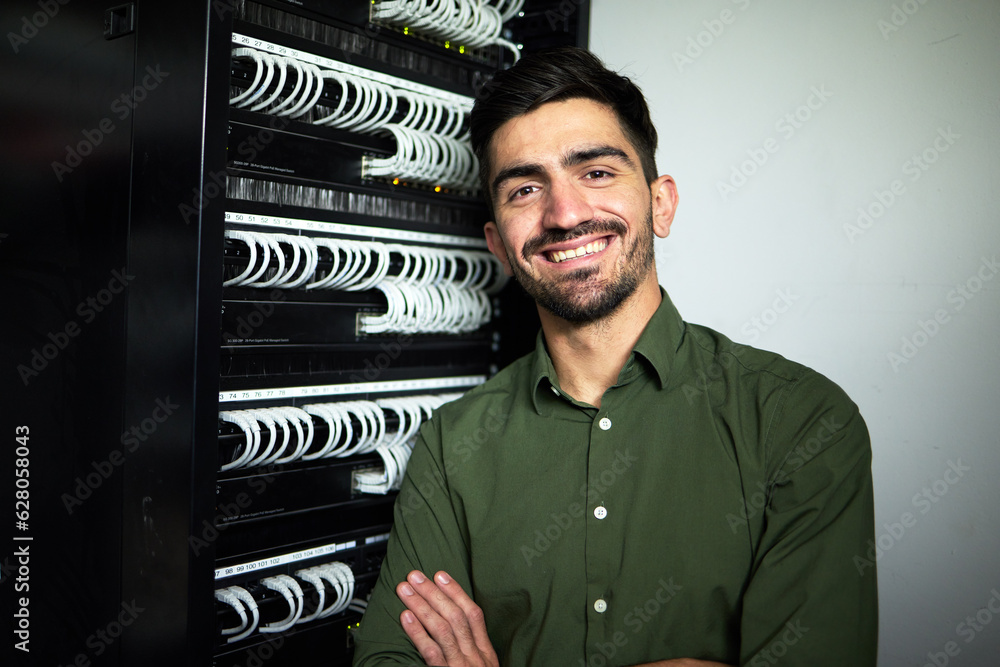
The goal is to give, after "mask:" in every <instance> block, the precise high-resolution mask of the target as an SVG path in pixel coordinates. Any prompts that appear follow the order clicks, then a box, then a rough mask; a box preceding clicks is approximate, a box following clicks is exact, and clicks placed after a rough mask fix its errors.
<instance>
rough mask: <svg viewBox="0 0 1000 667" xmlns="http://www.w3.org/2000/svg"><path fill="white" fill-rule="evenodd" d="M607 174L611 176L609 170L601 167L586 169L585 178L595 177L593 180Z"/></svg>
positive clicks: (604, 176) (605, 176)
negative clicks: (591, 169)
mask: <svg viewBox="0 0 1000 667" xmlns="http://www.w3.org/2000/svg"><path fill="white" fill-rule="evenodd" d="M609 176H611V172H609V171H604V170H603V169H594V170H593V171H588V172H587V178H590V179H595V180H596V179H601V178H607V177H609Z"/></svg>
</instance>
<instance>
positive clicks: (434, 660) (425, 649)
mask: <svg viewBox="0 0 1000 667" xmlns="http://www.w3.org/2000/svg"><path fill="white" fill-rule="evenodd" d="M399 622H400V624H402V626H403V632H405V633H406V636H407V637H409V638H410V641H411V642H413V645H414V646H415V647H416V648H417V651H419V652H420V657H421V658H423V659H424V662H426V663H427V664H428V665H445V664H447V663H446V661H445V658H444V653H443V652H442V651H441V647H440V646H438V643H437V642H436V641H434V640H433V639H432V638H431V636H430V635H428V634H427V631H426V630H425V629H424V626H422V625H421V624H420V621H419V620H417V617H416V616H415V615H414V613H413V612H412V611H410V610H409V609H407V610H406V611H404V612H403V613H402V614H400V615H399Z"/></svg>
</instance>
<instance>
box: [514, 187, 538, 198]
mask: <svg viewBox="0 0 1000 667" xmlns="http://www.w3.org/2000/svg"><path fill="white" fill-rule="evenodd" d="M534 191H535V186H533V185H526V186H524V187H523V188H518V189H517V190H514V192H513V194H511V199H517V198H518V197H527V196H528V195H530V194H531V193H532V192H534Z"/></svg>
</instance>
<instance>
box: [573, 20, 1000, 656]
mask: <svg viewBox="0 0 1000 667" xmlns="http://www.w3.org/2000/svg"><path fill="white" fill-rule="evenodd" d="M723 12H728V13H726V14H724V13H723ZM591 46H592V48H593V50H594V51H595V52H596V53H597V54H598V55H600V56H601V57H602V58H604V59H605V60H606V62H608V64H609V65H610V66H612V67H614V68H616V69H621V70H622V71H623V72H624V73H626V74H628V75H630V76H632V77H633V78H635V79H636V80H637V82H638V83H639V84H640V86H641V87H642V88H643V90H644V91H645V92H646V94H647V97H648V98H649V100H650V104H651V107H652V109H653V116H654V121H655V122H656V125H657V128H658V129H659V132H660V148H659V152H658V155H657V158H658V166H659V169H660V172H661V173H669V174H672V175H673V176H674V177H675V179H676V180H677V183H678V188H679V192H680V195H681V198H680V201H681V203H680V208H679V210H678V213H677V217H676V219H675V222H674V227H673V231H672V233H671V235H670V237H669V238H668V239H666V240H664V241H658V245H657V253H658V257H657V265H658V269H659V273H660V282H661V284H663V285H664V286H665V287H666V288H667V290H668V291H669V292H670V295H671V297H672V298H673V300H674V302H675V303H676V305H677V307H678V309H679V310H680V312H681V314H682V316H684V318H685V319H687V320H689V321H693V322H699V323H702V324H706V325H708V326H711V327H714V328H716V329H719V330H720V331H722V332H724V333H726V334H727V335H729V336H730V337H731V338H733V339H735V340H737V341H741V342H745V343H749V344H752V345H756V346H758V347H763V348H765V349H770V350H775V351H777V352H779V353H781V354H783V355H785V356H787V357H789V358H792V359H795V360H797V361H800V362H803V363H805V364H807V365H810V366H812V367H814V368H816V369H817V370H819V371H821V372H823V373H824V374H826V375H828V376H829V377H831V378H832V379H833V380H835V381H836V382H838V383H839V384H840V385H841V386H842V387H844V389H845V390H846V391H847V392H848V393H849V394H850V395H851V397H852V398H853V399H854V400H855V401H856V402H857V403H858V405H859V406H860V407H861V411H862V414H863V415H864V416H865V419H866V420H867V423H868V427H869V429H870V431H871V435H872V444H873V454H874V462H873V470H874V478H875V501H876V507H875V511H876V525H877V529H876V536H877V538H878V539H879V541H880V545H882V546H883V547H885V548H884V550H881V549H880V553H879V554H875V555H876V560H877V566H878V577H879V594H880V605H881V610H880V612H881V613H880V616H881V641H880V661H879V664H880V665H883V666H885V667H896V666H897V665H898V666H904V665H916V666H922V665H925V664H931V665H933V664H935V662H932V661H931V658H932V657H933V658H935V660H936V662H937V664H938V665H941V664H945V662H947V664H951V665H957V666H973V665H976V666H978V665H982V666H984V667H985V666H987V665H997V664H1000V657H998V656H1000V613H994V612H993V611H990V610H989V607H988V605H989V604H992V606H993V609H994V610H997V609H1000V593H998V592H997V591H1000V512H998V509H1000V507H998V506H1000V502H998V495H1000V494H998V488H1000V447H998V445H1000V435H998V434H1000V379H998V378H1000V354H998V351H1000V350H998V342H997V341H998V332H997V330H998V326H1000V299H998V298H997V297H998V288H1000V275H998V274H997V272H998V270H1000V269H998V267H997V265H996V263H995V262H996V258H998V257H1000V225H998V222H1000V214H998V213H997V210H998V208H1000V206H998V205H1000V197H998V195H997V192H998V189H1000V188H998V186H997V183H998V180H1000V168H998V165H1000V159H998V154H1000V122H998V121H1000V2H997V1H996V0H956V1H947V0H923V2H918V0H908V1H907V2H901V1H900V2H895V3H893V2H887V1H878V2H859V1H857V0H848V1H845V2H837V3H820V2H793V1H792V0H766V1H765V0H710V1H708V2H699V3H687V2H685V3H678V2H656V1H654V0H629V1H627V2H615V1H613V0H594V1H593V13H592V18H591ZM817 91H818V92H817ZM810 102H811V103H812V108H809V103H810ZM789 114H791V118H788V117H787V116H788V115H789ZM935 142H936V144H935ZM768 148H769V149H770V152H768ZM761 151H763V153H764V154H763V155H762V153H761ZM754 157H756V161H754ZM765 157H766V158H767V159H766V161H765V160H764V158H765ZM914 158H917V159H919V160H920V163H918V162H917V159H914ZM748 160H750V162H749V163H748V162H747V161H748ZM758 162H759V163H761V164H757V163H758ZM734 169H735V170H736V172H735V175H734ZM741 176H743V177H745V179H741V178H740V177H741ZM894 184H895V190H896V191H895V192H893V185H894ZM724 185H726V186H729V187H731V188H732V190H728V189H726V188H725V187H722V186H724ZM859 209H862V210H864V211H866V212H868V214H869V215H870V216H871V217H870V218H862V217H861V213H860V212H859ZM859 218H860V220H859ZM960 286H961V287H962V289H964V290H965V294H963V292H962V291H961V290H960V289H959V287H960ZM904 339H905V341H906V342H904ZM911 346H912V347H911ZM893 355H896V356H893ZM950 467H951V469H953V470H955V469H957V470H961V471H962V473H961V475H960V476H959V474H958V473H956V472H949V473H948V474H947V476H946V475H945V471H946V470H949V469H950ZM966 467H967V468H969V470H967V471H966V470H964V468H966ZM720 520H721V519H720ZM894 524H895V525H894ZM904 524H906V525H904ZM859 557H860V558H867V555H866V554H859ZM862 562H863V561H862ZM870 572H871V570H870V569H865V574H864V575H859V576H870ZM977 613H978V614H979V617H980V621H977V622H976V623H977V625H976V626H973V625H969V624H967V623H966V621H965V619H966V617H968V616H973V617H975V616H976V614H977ZM985 619H989V620H988V622H987V624H985V625H979V623H980V622H981V621H983V620H985ZM975 627H979V628H980V629H979V630H976V629H975ZM949 642H953V644H950V645H949ZM949 649H950V651H951V653H952V655H951V656H948V655H946V650H949Z"/></svg>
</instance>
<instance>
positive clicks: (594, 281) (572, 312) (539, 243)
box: [508, 208, 654, 323]
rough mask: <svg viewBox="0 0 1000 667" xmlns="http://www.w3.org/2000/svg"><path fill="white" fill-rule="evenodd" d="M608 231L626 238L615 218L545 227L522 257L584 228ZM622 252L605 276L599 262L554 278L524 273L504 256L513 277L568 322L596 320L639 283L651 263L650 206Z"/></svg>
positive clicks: (585, 230) (585, 232)
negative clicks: (613, 271)
mask: <svg viewBox="0 0 1000 667" xmlns="http://www.w3.org/2000/svg"><path fill="white" fill-rule="evenodd" d="M601 232H608V233H613V234H616V235H617V236H618V239H619V242H623V239H625V238H626V234H627V232H628V229H627V228H626V227H625V225H624V224H623V223H622V222H620V221H618V220H610V219H607V220H589V221H587V222H583V223H580V224H579V225H577V226H576V227H574V228H573V229H570V230H567V231H563V230H558V229H549V230H546V231H545V232H543V233H542V234H540V235H539V236H536V237H534V238H532V239H530V240H529V241H528V242H527V243H525V244H524V249H523V250H522V252H521V254H522V256H523V257H524V259H525V261H526V262H527V261H530V258H531V257H532V256H533V255H534V254H535V253H537V251H538V250H539V249H540V248H543V247H545V246H547V245H552V244H555V243H563V242H566V241H572V240H573V239H576V238H580V237H582V236H587V235H589V234H595V233H601ZM623 252H624V253H625V254H624V255H623V256H622V258H621V267H622V268H621V271H620V272H619V273H618V275H613V276H611V277H610V278H608V279H606V280H602V279H600V278H598V277H597V274H598V272H599V271H600V267H599V266H598V265H596V264H594V265H591V266H588V267H585V268H581V269H577V270H575V271H571V272H569V273H567V274H566V275H565V276H563V277H562V278H561V279H559V280H558V281H557V282H553V281H547V282H543V281H542V280H538V279H536V278H534V277H532V276H531V275H529V274H528V273H527V272H526V271H525V270H524V269H522V268H521V266H520V265H519V264H518V263H517V262H516V261H514V259H513V258H512V257H510V255H509V253H508V260H509V261H510V266H511V269H512V271H513V272H514V278H515V279H516V280H517V281H518V282H519V283H520V284H521V286H522V287H523V288H524V290H525V291H526V292H527V293H528V294H529V295H530V296H531V297H532V298H533V299H534V300H535V301H536V302H537V303H538V305H540V306H541V307H542V308H544V309H545V310H547V311H549V312H550V313H552V314H553V315H555V316H556V317H561V318H562V319H564V320H567V321H569V322H576V323H584V322H595V321H597V320H600V319H603V318H605V317H607V316H608V315H610V314H611V313H613V312H615V310H617V309H618V307H619V306H620V305H621V304H622V303H623V302H624V301H625V300H626V299H627V298H629V297H630V296H632V294H634V293H635V291H636V290H637V289H638V288H639V284H640V283H641V282H642V280H643V279H644V278H645V277H646V275H647V274H648V273H649V271H650V269H651V268H652V267H653V262H654V253H653V211H652V208H650V210H649V212H648V213H647V214H646V219H645V221H644V224H643V225H640V226H639V227H638V228H637V230H636V239H635V243H634V244H633V245H632V247H631V248H629V249H628V250H627V251H623Z"/></svg>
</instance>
